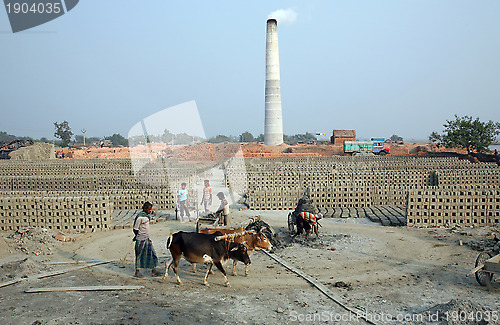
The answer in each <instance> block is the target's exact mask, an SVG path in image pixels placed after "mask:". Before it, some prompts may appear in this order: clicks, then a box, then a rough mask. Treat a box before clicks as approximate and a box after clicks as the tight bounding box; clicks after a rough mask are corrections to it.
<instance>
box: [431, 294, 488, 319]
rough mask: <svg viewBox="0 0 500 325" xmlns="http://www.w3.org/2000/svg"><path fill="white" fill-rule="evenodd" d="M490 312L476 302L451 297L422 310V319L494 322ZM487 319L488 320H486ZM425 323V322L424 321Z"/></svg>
mask: <svg viewBox="0 0 500 325" xmlns="http://www.w3.org/2000/svg"><path fill="white" fill-rule="evenodd" d="M493 315H496V314H495V312H492V311H490V310H488V309H486V308H484V307H483V306H481V305H480V304H478V303H475V302H471V301H467V300H456V299H452V300H450V301H449V302H447V303H445V304H439V305H436V306H434V307H431V308H429V309H427V310H425V311H423V312H422V316H423V319H426V320H432V322H433V323H434V322H439V323H438V324H440V325H447V324H463V325H473V324H495V323H497V321H494V318H493ZM488 319H489V321H488ZM426 323H427V322H426Z"/></svg>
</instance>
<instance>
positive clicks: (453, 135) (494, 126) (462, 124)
mask: <svg viewBox="0 0 500 325" xmlns="http://www.w3.org/2000/svg"><path fill="white" fill-rule="evenodd" d="M443 126H444V131H443V134H438V133H437V132H432V133H431V135H430V136H429V140H431V141H432V142H434V143H436V144H438V145H444V146H445V147H447V148H464V149H467V151H468V152H469V154H470V153H472V152H473V151H476V152H485V151H486V150H487V149H488V146H489V145H490V144H491V143H492V142H493V141H495V138H496V136H497V135H498V134H500V123H498V122H493V121H491V120H490V121H488V122H481V121H480V120H479V118H476V119H473V118H472V117H471V116H467V115H466V116H464V117H459V116H457V115H455V120H446V123H445V124H443Z"/></svg>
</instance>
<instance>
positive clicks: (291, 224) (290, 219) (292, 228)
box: [288, 212, 297, 236]
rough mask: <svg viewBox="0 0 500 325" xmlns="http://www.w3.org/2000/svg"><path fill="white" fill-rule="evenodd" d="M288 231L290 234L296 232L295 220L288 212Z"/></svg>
mask: <svg viewBox="0 0 500 325" xmlns="http://www.w3.org/2000/svg"><path fill="white" fill-rule="evenodd" d="M288 231H289V232H290V235H291V236H293V235H295V234H296V233H297V229H296V225H295V222H294V221H293V213H291V212H290V213H289V214H288Z"/></svg>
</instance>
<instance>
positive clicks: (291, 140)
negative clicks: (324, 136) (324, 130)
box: [283, 132, 316, 145]
mask: <svg viewBox="0 0 500 325" xmlns="http://www.w3.org/2000/svg"><path fill="white" fill-rule="evenodd" d="M308 141H316V136H315V135H314V134H312V133H309V132H306V133H305V134H295V135H285V134H284V135H283V142H285V143H286V144H290V145H295V144H297V143H298V142H303V143H307V142H308Z"/></svg>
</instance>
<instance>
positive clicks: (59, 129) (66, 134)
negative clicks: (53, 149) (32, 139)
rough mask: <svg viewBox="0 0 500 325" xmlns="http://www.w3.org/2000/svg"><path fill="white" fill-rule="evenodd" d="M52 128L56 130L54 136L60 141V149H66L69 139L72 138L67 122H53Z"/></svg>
mask: <svg viewBox="0 0 500 325" xmlns="http://www.w3.org/2000/svg"><path fill="white" fill-rule="evenodd" d="M54 127H55V128H56V131H55V132H54V136H55V137H56V138H59V139H61V146H62V147H67V146H68V145H69V142H70V140H71V137H72V136H73V132H71V128H70V127H69V124H68V121H64V122H61V123H57V122H54Z"/></svg>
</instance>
